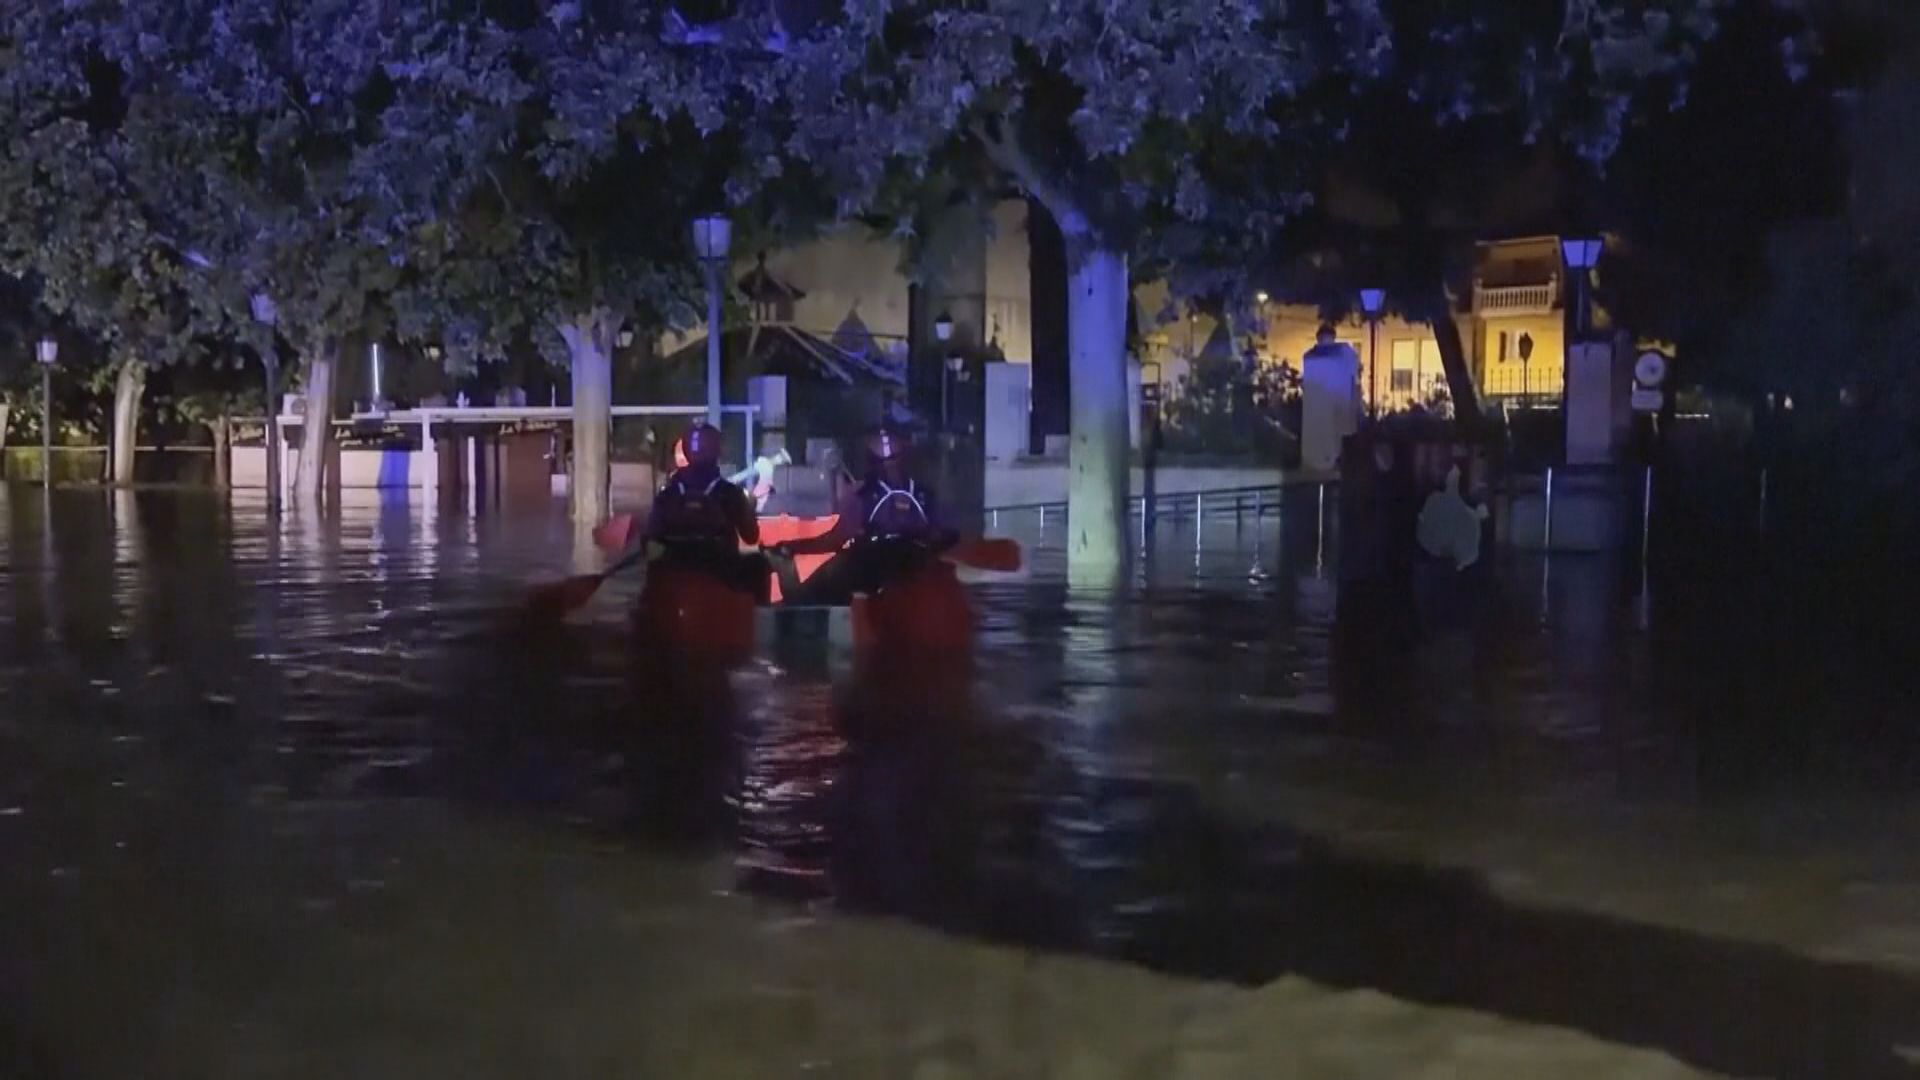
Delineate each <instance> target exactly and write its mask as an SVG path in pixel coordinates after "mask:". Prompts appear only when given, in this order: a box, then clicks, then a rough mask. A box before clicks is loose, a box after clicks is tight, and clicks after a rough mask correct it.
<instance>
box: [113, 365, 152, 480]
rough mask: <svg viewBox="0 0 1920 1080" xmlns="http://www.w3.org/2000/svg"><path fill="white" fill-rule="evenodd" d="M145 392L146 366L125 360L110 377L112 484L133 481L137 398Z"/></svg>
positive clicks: (138, 417) (137, 417)
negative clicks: (111, 380)
mask: <svg viewBox="0 0 1920 1080" xmlns="http://www.w3.org/2000/svg"><path fill="white" fill-rule="evenodd" d="M146 392H147V365H146V364H145V363H142V362H141V361H139V360H129V361H127V362H125V363H123V364H121V365H120V371H119V373H118V374H117V375H116V376H115V378H114V380H113V436H112V448H113V460H112V462H111V466H110V467H111V475H110V476H109V477H108V479H110V480H111V481H112V482H113V483H115V484H131V483H133V463H134V455H135V451H136V449H137V447H138V446H139V444H140V400H141V398H142V397H143V396H144V395H145V394H146Z"/></svg>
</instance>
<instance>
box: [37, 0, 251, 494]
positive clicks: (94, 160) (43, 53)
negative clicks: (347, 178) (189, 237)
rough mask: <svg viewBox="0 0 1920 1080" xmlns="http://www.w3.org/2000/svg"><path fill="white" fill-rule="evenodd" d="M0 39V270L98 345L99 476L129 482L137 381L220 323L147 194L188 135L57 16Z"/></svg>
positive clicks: (72, 357)
mask: <svg viewBox="0 0 1920 1080" xmlns="http://www.w3.org/2000/svg"><path fill="white" fill-rule="evenodd" d="M81 25H82V26H84V24H81ZM4 40H5V45H4V49H5V51H6V57H5V59H4V61H0V114H3V116H4V126H5V127H6V130H7V131H8V132H9V138H8V139H7V141H6V144H5V146H4V147H0V267H3V268H4V269H5V270H6V272H8V273H11V274H16V275H21V276H22V277H24V278H28V279H30V280H31V281H32V282H33V283H34V285H35V286H36V288H35V290H34V291H35V302H36V303H37V304H38V305H39V306H40V307H41V308H42V309H44V310H45V312H46V313H47V315H49V316H51V317H53V318H58V319H64V320H67V321H70V322H71V323H72V324H74V325H75V326H76V327H77V328H78V329H80V330H81V331H83V332H84V333H86V334H87V335H88V336H89V337H90V338H92V339H93V341H94V342H95V343H96V344H97V345H98V348H97V349H93V350H87V351H86V352H87V353H88V354H89V355H93V356H98V357H102V358H104V359H105V361H106V362H107V364H108V365H109V367H110V370H109V371H108V372H105V373H103V374H105V376H106V377H107V378H108V379H109V380H110V381H111V382H112V384H113V386H114V407H113V421H112V427H111V444H112V455H111V458H110V467H109V477H110V478H111V479H112V480H114V481H115V482H118V483H127V482H131V481H132V479H133V464H134V456H133V451H134V445H135V442H136V439H137V436H138V420H139V412H140V402H141V395H142V391H143V389H144V387H145V384H146V374H147V371H148V370H149V368H150V367H153V366H156V365H162V364H173V363H178V362H182V361H186V360H192V359H197V358H198V357H200V356H201V355H202V350H201V348H200V345H201V343H202V341H203V340H204V338H203V337H202V332H203V331H205V330H206V329H208V328H209V326H211V325H216V324H218V322H219V321H220V320H219V317H218V314H217V312H216V311H212V310H210V309H208V308H206V307H205V306H204V305H202V304H199V303H197V302H196V301H197V297H196V290H195V288H194V282H193V280H192V276H193V269H192V267H191V266H190V265H189V264H188V260H187V259H186V258H185V257H184V256H183V254H182V251H181V249H180V246H179V244H178V242H177V240H176V239H175V235H174V228H173V224H172V219H173V214H172V209H171V208H172V203H173V200H174V197H175V193H174V192H173V191H172V190H171V188H170V186H168V185H156V184H153V183H152V180H153V176H152V169H151V168H150V166H151V165H152V164H153V163H154V162H156V161H158V160H161V159H164V158H165V157H167V156H169V155H174V154H178V153H180V152H181V151H182V149H183V148H184V147H185V146H186V145H187V144H188V143H190V141H191V136H190V135H189V134H188V132H189V129H188V128H187V127H185V126H182V125H178V124H176V123H175V122H174V121H173V119H172V118H164V117H156V116H155V115H154V114H153V113H152V112H150V111H147V110H142V109H139V108H136V107H133V105H134V103H133V102H132V101H131V100H130V99H129V97H128V95H127V93H126V89H127V87H126V80H125V79H124V78H123V77H122V73H121V71H120V70H119V69H118V68H117V67H116V66H115V65H114V64H112V63H111V62H110V61H108V60H107V58H106V57H105V55H104V54H103V53H102V52H101V50H100V49H99V48H98V38H97V37H94V36H89V35H87V34H85V33H84V32H82V31H81V29H80V27H77V26H76V25H75V24H74V23H70V22H68V21H67V20H65V19H61V18H59V16H58V14H57V13H53V12H48V11H43V10H41V9H39V8H33V7H29V8H27V9H25V10H23V11H21V12H19V13H17V14H16V15H15V16H14V18H12V19H11V20H10V21H9V22H8V23H7V24H6V27H5V39H4ZM79 353H80V351H79V350H73V349H69V350H68V355H67V357H66V358H65V362H66V363H67V365H69V366H71V365H72V364H74V363H76V362H78V361H79V360H81V359H82V357H81V356H80V355H79Z"/></svg>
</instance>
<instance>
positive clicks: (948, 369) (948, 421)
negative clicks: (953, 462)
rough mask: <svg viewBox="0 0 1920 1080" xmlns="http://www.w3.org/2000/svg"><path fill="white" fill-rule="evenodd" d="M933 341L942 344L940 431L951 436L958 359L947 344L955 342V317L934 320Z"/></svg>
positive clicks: (941, 315) (944, 315) (943, 316)
mask: <svg viewBox="0 0 1920 1080" xmlns="http://www.w3.org/2000/svg"><path fill="white" fill-rule="evenodd" d="M933 340H935V341H937V342H939V343H940V353H941V355H940V431H941V433H942V434H950V433H952V431H953V412H952V405H951V402H950V400H949V398H950V395H951V394H952V389H951V385H950V384H951V383H952V381H953V361H954V360H955V359H957V357H953V356H950V355H948V354H947V343H948V342H950V341H952V340H953V316H951V315H949V314H947V313H946V312H944V311H943V312H941V313H940V315H939V317H938V318H936V319H934V320H933Z"/></svg>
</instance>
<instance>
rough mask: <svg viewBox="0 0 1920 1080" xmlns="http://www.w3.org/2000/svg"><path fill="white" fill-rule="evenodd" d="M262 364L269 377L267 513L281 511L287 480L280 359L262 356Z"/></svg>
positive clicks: (272, 513)
mask: <svg viewBox="0 0 1920 1080" xmlns="http://www.w3.org/2000/svg"><path fill="white" fill-rule="evenodd" d="M260 366H261V367H262V369H264V370H265V372H266V378H267V513H268V515H270V516H271V515H276V514H278V513H280V491H281V485H282V484H283V483H284V482H285V481H284V479H283V478H282V477H281V475H280V361H279V359H278V358H276V357H272V356H262V357H261V358H260Z"/></svg>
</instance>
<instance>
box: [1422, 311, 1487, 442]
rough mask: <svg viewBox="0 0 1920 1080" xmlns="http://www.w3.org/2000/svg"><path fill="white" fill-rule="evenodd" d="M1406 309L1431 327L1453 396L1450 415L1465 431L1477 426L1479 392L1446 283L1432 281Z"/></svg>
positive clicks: (1449, 393)
mask: <svg viewBox="0 0 1920 1080" xmlns="http://www.w3.org/2000/svg"><path fill="white" fill-rule="evenodd" d="M1413 307H1415V309H1413V311H1409V313H1411V315H1413V317H1415V319H1423V321H1425V323H1427V325H1428V327H1432V331H1434V344H1438V346H1440V367H1442V369H1446V388H1448V396H1450V398H1453V417H1455V419H1457V421H1459V427H1461V430H1465V432H1475V430H1480V419H1482V417H1480V394H1478V390H1476V388H1475V386H1473V363H1471V361H1469V359H1467V342H1463V340H1461V336H1459V321H1457V319H1455V317H1453V302H1452V300H1448V296H1446V286H1444V284H1440V282H1434V288H1432V290H1430V292H1428V294H1427V296H1423V298H1421V302H1419V304H1415V306H1413Z"/></svg>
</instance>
